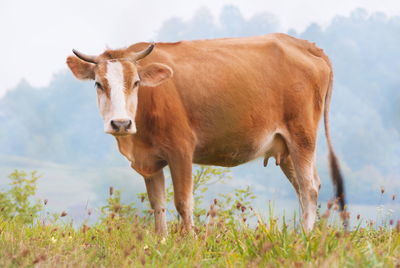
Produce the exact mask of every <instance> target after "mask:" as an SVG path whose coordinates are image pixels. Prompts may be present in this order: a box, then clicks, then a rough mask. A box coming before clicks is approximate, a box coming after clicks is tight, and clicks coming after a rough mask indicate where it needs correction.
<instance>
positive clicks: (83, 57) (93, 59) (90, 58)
mask: <svg viewBox="0 0 400 268" xmlns="http://www.w3.org/2000/svg"><path fill="white" fill-rule="evenodd" d="M72 52H73V53H74V54H75V55H76V56H77V57H78V58H80V59H81V60H83V61H87V62H90V63H94V64H97V57H96V56H90V55H85V54H83V53H81V52H79V51H76V50H75V49H73V50H72Z"/></svg>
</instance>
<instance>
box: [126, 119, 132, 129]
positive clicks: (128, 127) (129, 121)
mask: <svg viewBox="0 0 400 268" xmlns="http://www.w3.org/2000/svg"><path fill="white" fill-rule="evenodd" d="M131 126H132V120H128V125H127V126H126V127H125V130H128V129H130V128H131Z"/></svg>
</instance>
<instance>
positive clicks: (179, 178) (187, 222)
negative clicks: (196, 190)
mask: <svg viewBox="0 0 400 268" xmlns="http://www.w3.org/2000/svg"><path fill="white" fill-rule="evenodd" d="M168 164H169V167H170V170H171V176H172V183H173V185H174V201H175V207H176V209H177V211H178V213H179V215H180V216H181V219H182V230H183V231H185V232H189V231H190V230H191V229H192V226H193V180H192V156H191V154H181V155H178V156H175V157H173V158H171V159H170V161H169V163H168Z"/></svg>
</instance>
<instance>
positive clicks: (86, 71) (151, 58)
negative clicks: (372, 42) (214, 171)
mask: <svg viewBox="0 0 400 268" xmlns="http://www.w3.org/2000/svg"><path fill="white" fill-rule="evenodd" d="M154 48H155V49H154ZM153 49H154V51H153ZM73 53H74V55H71V56H69V57H68V58H67V65H68V66H69V68H70V70H71V71H72V73H73V74H74V76H75V77H76V78H78V79H80V80H94V81H95V86H96V90H97V102H98V107H99V110H100V114H101V116H102V118H103V119H104V131H105V132H106V133H109V134H111V135H113V136H114V137H115V139H116V141H117V143H118V148H119V151H120V152H121V154H122V155H124V156H125V157H126V158H127V159H128V160H129V161H130V163H131V167H132V168H133V169H134V170H136V171H137V172H138V173H139V174H141V175H142V176H143V177H144V181H145V184H146V189H147V193H148V197H149V200H150V204H151V207H152V209H153V210H154V216H155V231H156V233H159V234H166V233H167V223H166V211H165V206H166V204H165V202H166V201H165V200H166V197H165V195H166V194H165V181H164V173H163V168H164V167H166V166H167V165H168V166H169V169H170V172H171V177H172V183H173V189H174V203H175V206H176V209H177V211H178V213H179V215H180V216H181V227H182V228H183V230H184V231H190V230H191V229H192V226H193V219H192V213H193V193H192V190H193V181H192V163H196V164H201V165H218V166H224V167H233V166H237V165H240V164H243V163H246V162H249V161H251V160H254V159H256V158H260V157H263V158H264V165H266V164H267V163H268V158H270V157H274V158H275V161H276V164H277V165H279V166H280V168H281V169H282V171H283V173H284V174H285V175H286V177H287V178H288V179H289V181H290V182H291V183H292V185H293V187H294V189H295V191H296V193H297V195H298V198H299V201H300V204H301V208H302V226H303V228H304V229H305V230H306V231H310V230H312V228H313V226H314V223H315V220H316V210H317V199H318V192H319V189H320V178H319V176H318V172H317V169H316V139H317V131H318V124H319V120H320V118H321V116H322V114H323V115H324V122H325V123H324V126H325V133H326V139H327V144H328V150H329V163H330V168H331V175H332V180H333V184H334V186H335V190H336V197H337V200H339V204H340V208H341V210H344V209H345V199H344V188H343V178H342V175H341V172H340V169H339V164H338V159H337V157H336V155H335V153H334V150H333V146H332V142H331V137H330V134H329V133H330V132H329V120H328V114H329V104H330V100H331V95H332V83H333V70H332V65H331V62H330V60H329V58H328V56H327V55H326V54H325V53H324V52H323V50H322V49H320V48H318V47H317V46H316V45H315V44H314V43H311V42H308V41H306V40H301V39H297V38H294V37H291V36H289V35H286V34H282V33H276V34H268V35H263V36H255V37H243V38H222V39H211V40H194V41H180V42H175V43H163V42H159V43H146V42H142V43H136V44H133V45H131V46H129V47H127V48H124V49H116V50H112V49H108V50H106V51H105V52H104V53H102V54H101V55H98V56H92V55H86V54H83V53H81V52H78V51H76V50H73Z"/></svg>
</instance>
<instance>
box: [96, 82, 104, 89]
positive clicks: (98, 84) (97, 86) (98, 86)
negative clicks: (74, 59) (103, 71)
mask: <svg viewBox="0 0 400 268" xmlns="http://www.w3.org/2000/svg"><path fill="white" fill-rule="evenodd" d="M94 86H95V88H97V89H100V90H103V87H102V86H101V84H100V83H99V82H96V83H94Z"/></svg>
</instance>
